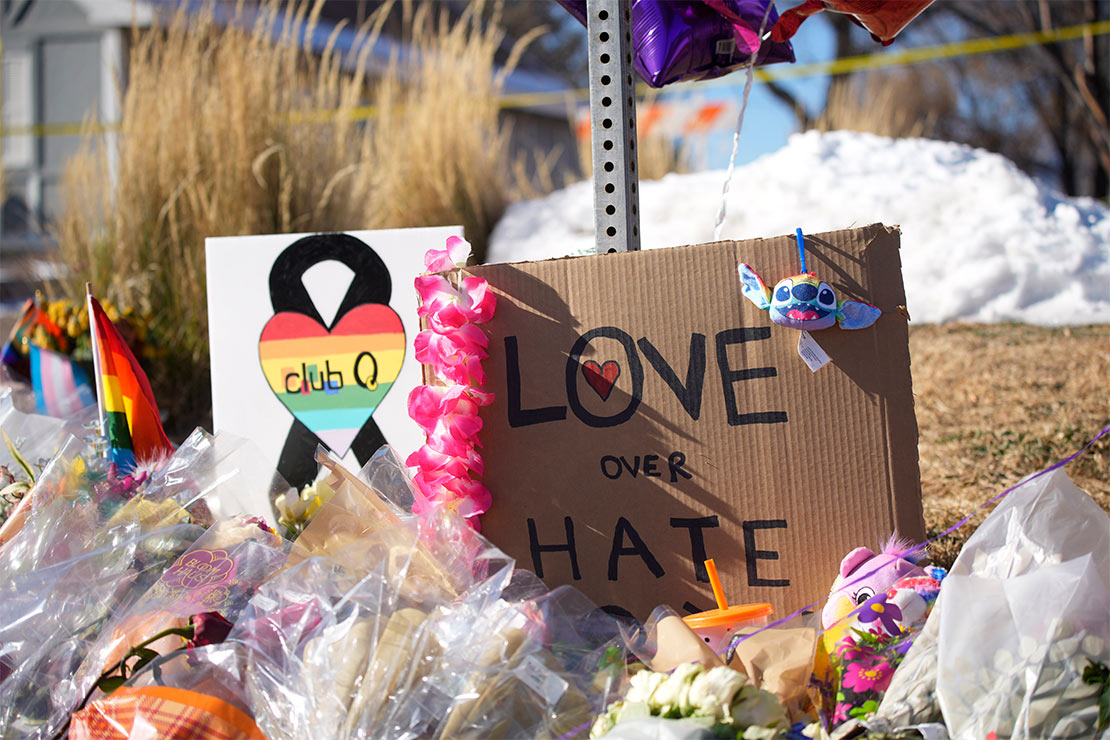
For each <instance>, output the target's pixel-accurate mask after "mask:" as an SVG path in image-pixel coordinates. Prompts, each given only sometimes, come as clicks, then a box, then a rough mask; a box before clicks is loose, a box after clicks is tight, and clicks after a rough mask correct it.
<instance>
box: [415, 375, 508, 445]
mask: <svg viewBox="0 0 1110 740" xmlns="http://www.w3.org/2000/svg"><path fill="white" fill-rule="evenodd" d="M492 401H493V394H491V393H485V392H484V391H480V390H478V389H477V388H471V387H469V386H465V385H452V386H431V385H418V386H417V387H415V388H413V389H412V392H411V393H409V417H411V418H412V420H413V421H415V422H416V423H417V425H418V426H419V427H420V428H421V429H423V430H424V433H425V434H428V435H434V436H439V435H445V434H448V435H450V436H451V437H453V438H455V439H457V440H460V441H463V440H469V439H473V438H475V436H476V435H477V434H478V432H479V431H480V430H481V428H482V420H481V419H480V418H478V409H479V408H480V407H481V406H488V405H489V404H490V403H491V402H492Z"/></svg>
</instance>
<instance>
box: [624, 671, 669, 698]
mask: <svg viewBox="0 0 1110 740" xmlns="http://www.w3.org/2000/svg"><path fill="white" fill-rule="evenodd" d="M665 680H667V676H666V674H664V673H655V672H654V671H640V672H639V673H637V674H635V675H634V676H632V679H631V680H630V681H629V684H630V685H629V687H628V693H627V694H625V696H624V698H625V701H642V702H648V701H651V695H652V694H653V693H655V690H656V689H657V688H659V685H660V684H661V683H663V682H664V681H665Z"/></svg>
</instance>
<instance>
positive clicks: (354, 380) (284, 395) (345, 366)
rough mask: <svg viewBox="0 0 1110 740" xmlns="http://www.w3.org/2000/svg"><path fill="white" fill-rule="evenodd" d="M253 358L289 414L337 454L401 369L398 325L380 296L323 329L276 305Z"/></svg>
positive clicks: (402, 353)
mask: <svg viewBox="0 0 1110 740" xmlns="http://www.w3.org/2000/svg"><path fill="white" fill-rule="evenodd" d="M258 359H259V360H260V361H261V363H262V373H263V374H264V375H265V376H266V380H267V381H268V382H269V384H270V390H272V391H273V392H274V395H276V396H277V397H278V400H279V401H281V402H282V403H283V404H285V408H287V409H289V413H291V414H293V416H294V417H296V418H297V419H299V420H300V422H301V423H302V424H304V425H305V426H306V427H308V428H309V430H310V431H311V432H312V433H313V434H315V435H316V436H317V437H318V438H319V439H320V440H321V441H322V442H323V443H324V444H326V445H327V446H328V447H330V448H331V449H332V451H333V452H335V453H336V454H337V455H339V456H340V457H342V456H343V455H345V454H347V450H349V449H350V448H351V443H352V442H354V439H355V436H356V435H357V434H358V432H359V430H360V429H362V425H363V424H365V423H366V420H367V419H369V418H370V417H371V416H372V415H373V413H374V410H375V409H376V408H377V407H378V405H379V404H381V402H382V399H383V398H384V397H385V394H386V393H389V389H390V388H392V387H393V381H394V380H396V379H397V375H398V374H400V372H401V365H402V363H403V362H404V361H405V329H404V326H402V324H401V317H400V316H398V315H397V312H396V311H394V310H393V309H392V308H390V307H389V306H387V305H384V304H381V303H366V304H363V305H361V306H356V307H355V308H352V309H351V310H350V311H348V312H347V313H345V314H344V315H343V317H342V318H341V319H340V320H339V321H338V322H336V324H335V326H333V327H332V329H331V331H330V332H329V331H328V330H327V328H325V327H324V326H323V325H322V324H321V323H320V322H318V321H316V320H315V319H313V318H310V317H309V316H306V315H304V314H301V313H293V312H289V311H283V312H281V313H278V314H275V315H274V316H273V317H271V318H270V320H269V321H267V322H266V326H265V327H263V329H262V336H261V337H259V340H258Z"/></svg>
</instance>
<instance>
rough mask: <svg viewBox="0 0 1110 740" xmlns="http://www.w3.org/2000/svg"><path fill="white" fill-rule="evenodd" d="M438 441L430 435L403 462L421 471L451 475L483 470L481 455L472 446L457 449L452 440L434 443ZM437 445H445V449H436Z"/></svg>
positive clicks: (479, 472) (479, 473) (463, 474)
mask: <svg viewBox="0 0 1110 740" xmlns="http://www.w3.org/2000/svg"><path fill="white" fill-rule="evenodd" d="M440 441H441V440H439V439H436V438H434V437H430V438H429V439H428V442H427V444H424V445H422V446H421V447H420V448H419V449H418V450H417V451H416V452H414V453H412V454H411V455H409V457H408V459H407V460H405V464H406V465H411V466H413V467H416V468H419V469H420V470H421V471H423V472H439V471H443V472H446V473H448V474H450V475H452V476H465V475H468V474H469V473H470V471H474V472H475V473H477V474H478V475H481V474H482V472H483V471H484V470H485V465H484V464H483V462H482V457H481V455H479V454H478V452H477V451H476V450H475V449H474V448H473V447H469V446H465V447H463V448H462V449H458V448H456V447H455V445H458V444H459V443H457V442H454V441H453V440H448V444H447V445H437V444H436V443H437V442H440ZM438 446H446V448H447V449H446V450H444V449H437V447H438Z"/></svg>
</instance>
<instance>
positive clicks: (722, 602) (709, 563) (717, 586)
mask: <svg viewBox="0 0 1110 740" xmlns="http://www.w3.org/2000/svg"><path fill="white" fill-rule="evenodd" d="M705 569H706V570H707V571H709V585H710V586H712V587H713V598H715V599H716V600H717V608H718V609H721V610H724V609H728V599H726V598H725V591H724V589H723V588H721V577H720V576H718V575H717V564H716V563H714V562H713V558H710V559H709V560H706V561H705Z"/></svg>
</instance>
